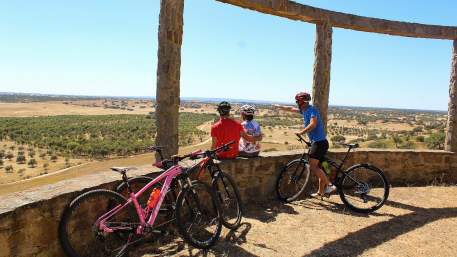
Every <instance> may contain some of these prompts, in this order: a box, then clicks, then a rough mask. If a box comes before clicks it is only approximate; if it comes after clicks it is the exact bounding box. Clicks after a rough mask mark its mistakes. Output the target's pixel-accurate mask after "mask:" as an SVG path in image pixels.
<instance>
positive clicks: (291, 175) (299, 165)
mask: <svg viewBox="0 0 457 257" xmlns="http://www.w3.org/2000/svg"><path fill="white" fill-rule="evenodd" d="M294 167H295V169H294ZM297 171H299V172H300V171H301V172H300V173H299V174H297ZM297 175H298V181H295V180H296V179H297ZM309 176H310V169H309V165H308V162H307V161H305V160H303V159H296V160H293V161H290V162H289V163H287V164H286V166H285V167H284V168H283V169H282V170H281V172H280V173H279V176H278V179H277V180H276V194H277V196H278V199H279V200H281V201H283V202H286V203H290V202H292V201H295V200H297V199H298V197H300V195H301V194H302V193H303V192H304V191H305V188H306V185H307V184H308V181H309ZM285 179H289V181H288V182H287V180H285ZM302 179H304V180H303V182H302V183H301V185H300V184H298V182H300V181H301V180H302ZM285 182H287V183H286V185H283V183H285ZM291 183H294V188H295V190H293V189H294V188H291V185H290V184H291ZM284 186H286V188H283V187H284ZM291 189H292V190H291ZM286 190H291V191H292V193H291V194H286V192H285V191H286Z"/></svg>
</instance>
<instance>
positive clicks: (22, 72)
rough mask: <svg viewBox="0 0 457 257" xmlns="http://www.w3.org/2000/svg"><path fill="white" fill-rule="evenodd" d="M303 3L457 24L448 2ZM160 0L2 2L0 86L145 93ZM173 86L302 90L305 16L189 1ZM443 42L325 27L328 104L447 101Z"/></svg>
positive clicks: (307, 81) (208, 91)
mask: <svg viewBox="0 0 457 257" xmlns="http://www.w3.org/2000/svg"><path fill="white" fill-rule="evenodd" d="M298 2H301V3H305V4H309V5H312V6H317V7H322V8H327V9H331V10H336V11H342V12H348V13H354V14H359V15H365V16H372V17H379V18H386V19H394V20H402V21H412V22H421V23H428V24H441V25H457V15H455V10H456V9H457V2H455V1H451V0H449V1H439V0H437V1H433V4H432V1H424V0H415V1H406V0H397V1H393V0H383V1H362V0H348V1H336V0H333V1H329V0H327V1H325V0H320V1H317V0H309V1H305V0H301V1H298ZM159 6H160V2H159V0H148V1H147V0H137V1H120V0H110V1H107V0H98V1H93V0H92V1H88V0H81V1H57V0H41V1H26V0H17V1H6V0H0V92H1V91H13V92H33V93H53V94H79V95H114V96H154V95H155V88H156V66H157V28H158V16H159ZM184 23H185V24H184V44H183V48H182V68H181V71H182V73H181V96H184V97H215V98H223V97H227V98H243V99H253V100H269V101H280V102H284V101H291V99H292V97H293V96H294V94H295V93H296V92H297V91H302V90H310V89H311V84H312V65H313V62H314V37H315V35H314V34H315V26H314V25H313V24H308V23H303V22H297V21H290V20H287V19H283V18H277V17H274V16H269V15H264V14H260V13H257V12H253V11H249V10H244V9H241V8H238V7H233V6H230V5H226V4H222V3H219V2H215V1H213V0H187V1H186V5H185V20H184ZM450 65H451V42H450V41H445V40H430V39H412V38H402V37H393V36H386V35H379V34H370V33H363V32H355V31H350V30H344V29H334V33H333V58H332V67H331V90H330V104H332V105H353V106H370V107H396V108H418V109H434V110H446V109H447V101H448V86H449V75H450Z"/></svg>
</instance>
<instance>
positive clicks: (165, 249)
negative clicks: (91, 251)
mask: <svg viewBox="0 0 457 257" xmlns="http://www.w3.org/2000/svg"><path fill="white" fill-rule="evenodd" d="M294 205H295V206H300V207H304V208H310V209H316V210H328V211H331V212H335V213H338V214H344V215H352V216H357V217H366V218H369V217H370V216H387V217H389V220H386V221H382V222H379V223H376V224H373V225H370V226H367V227H364V228H362V229H360V230H358V231H355V232H352V233H349V234H347V235H345V236H343V237H341V238H339V239H337V240H334V241H331V242H328V243H325V244H324V245H322V246H321V247H319V248H317V249H314V250H311V251H310V252H309V253H308V254H306V255H304V256H303V257H309V256H359V255H361V254H362V253H364V252H365V251H367V250H369V249H372V248H375V247H377V246H379V245H382V244H383V243H385V242H388V241H390V240H394V239H395V238H397V237H398V236H400V235H403V234H406V233H408V232H410V231H413V230H415V229H417V228H420V227H422V226H424V225H426V224H428V223H431V222H434V221H437V220H440V219H446V218H453V217H457V207H452V208H421V207H417V206H413V205H409V204H405V203H401V202H396V201H387V202H386V205H388V206H391V207H394V208H399V209H404V210H408V211H409V213H407V214H403V215H398V216H396V215H394V214H391V213H380V212H375V213H372V214H358V213H354V212H351V211H349V210H347V209H346V208H345V206H344V205H343V204H340V203H335V202H331V201H317V200H312V199H305V200H300V201H297V202H294V203H293V204H283V203H280V202H278V201H273V202H269V203H256V204H251V205H248V206H245V215H244V216H245V217H246V218H249V219H255V220H258V221H260V222H262V223H271V222H274V221H276V219H277V216H278V215H279V214H289V215H298V214H299V213H298V212H297V211H296V210H294V207H293V206H294ZM251 228H252V225H251V223H249V222H244V223H242V224H241V226H240V227H239V228H238V229H237V230H232V231H229V232H228V233H227V234H226V235H225V236H224V237H221V239H220V240H219V242H218V243H217V244H216V245H215V246H214V247H213V248H211V249H209V250H200V249H195V248H192V247H190V246H188V245H187V244H185V243H184V242H183V241H182V240H181V239H180V238H179V236H174V237H172V238H170V239H169V240H168V241H163V240H161V241H160V242H157V243H155V244H150V245H146V246H142V247H140V248H137V250H135V254H134V255H130V256H132V257H140V256H148V257H150V256H241V257H251V256H258V255H256V254H254V253H251V252H250V251H248V250H246V249H245V248H247V247H245V244H247V243H249V244H250V245H253V246H255V247H258V248H263V249H265V250H268V252H270V253H272V254H273V255H275V256H281V255H282V254H281V253H280V252H277V250H276V249H271V248H269V247H268V246H267V245H266V244H263V243H262V241H261V238H259V239H260V242H259V241H258V243H254V242H251V241H249V242H248V239H247V235H248V234H249V232H250V230H251ZM284 233H287V232H286V231H285V232H284ZM251 247H252V246H251Z"/></svg>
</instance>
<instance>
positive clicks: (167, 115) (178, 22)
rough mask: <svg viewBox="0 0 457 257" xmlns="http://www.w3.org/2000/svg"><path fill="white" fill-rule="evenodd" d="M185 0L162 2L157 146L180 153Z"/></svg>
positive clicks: (166, 154) (170, 153) (168, 153)
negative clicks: (180, 105)
mask: <svg viewBox="0 0 457 257" xmlns="http://www.w3.org/2000/svg"><path fill="white" fill-rule="evenodd" d="M183 12H184V0H161V4H160V16H159V49H158V54H157V55H158V64H157V90H156V115H155V117H156V126H157V137H156V141H155V143H156V145H160V146H164V147H166V148H165V149H164V154H165V156H166V157H169V156H170V155H173V154H176V153H177V152H178V118H179V90H180V89H179V81H180V76H181V44H182V34H183Z"/></svg>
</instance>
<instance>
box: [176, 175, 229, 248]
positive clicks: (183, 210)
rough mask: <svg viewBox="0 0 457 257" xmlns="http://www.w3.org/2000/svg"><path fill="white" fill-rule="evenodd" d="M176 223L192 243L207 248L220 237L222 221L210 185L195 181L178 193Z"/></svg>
mask: <svg viewBox="0 0 457 257" xmlns="http://www.w3.org/2000/svg"><path fill="white" fill-rule="evenodd" d="M176 223H177V226H178V230H179V233H180V234H181V236H182V237H183V239H184V240H185V241H186V242H187V243H189V244H190V245H192V246H194V247H196V248H200V249H206V248H209V247H211V246H213V245H214V244H215V243H216V241H217V240H218V239H219V236H220V234H221V230H222V222H221V218H220V215H219V211H218V209H217V204H216V201H215V197H214V194H213V192H212V191H211V189H210V187H209V186H208V185H206V184H204V183H203V182H199V181H194V182H192V185H191V186H190V187H186V188H184V189H183V191H181V193H180V194H179V195H178V199H177V201H176Z"/></svg>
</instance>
